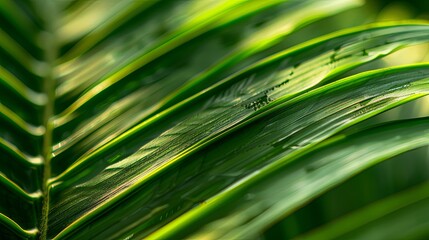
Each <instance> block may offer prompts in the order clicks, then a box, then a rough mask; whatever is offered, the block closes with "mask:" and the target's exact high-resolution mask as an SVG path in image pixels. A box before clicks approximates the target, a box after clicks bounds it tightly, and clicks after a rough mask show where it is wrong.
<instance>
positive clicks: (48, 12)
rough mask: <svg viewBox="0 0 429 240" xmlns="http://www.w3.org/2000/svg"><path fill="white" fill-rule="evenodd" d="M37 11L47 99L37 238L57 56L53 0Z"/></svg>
mask: <svg viewBox="0 0 429 240" xmlns="http://www.w3.org/2000/svg"><path fill="white" fill-rule="evenodd" d="M36 5H38V6H37V7H38V9H37V10H38V11H39V13H40V16H41V17H42V20H43V23H44V26H45V31H44V32H41V33H40V36H39V38H40V40H41V42H42V49H43V52H44V56H43V57H44V62H45V64H46V65H45V69H44V70H45V71H44V75H43V92H44V93H45V95H46V97H47V99H48V101H47V103H46V106H45V108H44V112H43V126H44V128H45V134H44V135H43V144H42V157H43V162H44V163H43V164H44V165H43V176H42V178H43V182H42V183H43V184H42V192H43V201H42V209H41V219H40V222H39V224H38V228H39V230H40V235H39V239H41V240H44V239H46V238H47V230H48V215H49V186H48V184H47V183H48V180H49V178H50V177H51V167H50V161H51V158H52V133H53V121H52V120H53V116H54V105H55V86H56V84H55V64H56V60H57V57H58V45H57V36H56V32H57V31H56V27H57V26H55V23H56V21H55V19H58V18H57V9H56V6H55V3H54V2H53V1H49V0H45V1H40V4H36Z"/></svg>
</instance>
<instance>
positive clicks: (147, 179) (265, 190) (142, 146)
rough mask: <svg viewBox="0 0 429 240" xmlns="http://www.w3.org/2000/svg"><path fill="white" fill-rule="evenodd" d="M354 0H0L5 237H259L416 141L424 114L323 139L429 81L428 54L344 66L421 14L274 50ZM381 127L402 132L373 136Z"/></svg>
mask: <svg viewBox="0 0 429 240" xmlns="http://www.w3.org/2000/svg"><path fill="white" fill-rule="evenodd" d="M362 4H363V3H362V2H361V1H360V0H330V1H314V0H289V1H288V0H267V1H260V0H234V1H230V0H220V1H219V0H202V1H199V0H193V1H157V0H148V1H131V0H124V1H109V0H99V1H46V0H45V1H43V0H41V1H27V0H16V1H10V0H5V1H2V2H0V13H1V14H0V88H1V93H2V94H1V96H0V154H1V156H2V157H1V158H0V185H1V187H0V226H1V227H0V238H2V239H3V238H6V239H141V238H144V237H149V238H155V239H158V238H170V237H171V238H174V239H176V238H181V237H186V236H201V237H204V238H205V237H208V238H210V237H215V238H217V237H226V238H229V237H232V238H234V239H235V238H248V237H254V236H256V235H258V234H260V233H261V232H263V231H264V230H265V229H266V228H267V227H269V226H270V225H271V224H273V223H275V222H276V221H279V220H281V219H282V217H284V216H285V215H287V214H289V213H291V212H292V211H293V210H294V209H296V208H298V207H300V206H303V204H304V203H305V202H307V201H309V200H310V199H311V198H314V197H315V196H317V195H318V194H320V193H322V192H324V191H326V190H328V189H329V188H331V187H332V186H333V185H337V184H340V183H341V182H343V181H345V180H346V179H347V178H349V177H350V176H351V175H353V174H355V173H356V172H358V171H363V170H364V169H365V168H368V167H369V166H370V165H372V164H374V163H375V162H378V161H381V160H384V159H385V158H387V157H388V156H390V155H393V154H397V153H399V152H401V151H405V150H407V149H411V148H414V147H417V146H418V145H419V144H420V143H421V142H413V141H405V140H404V143H402V142H401V141H402V140H403V139H405V138H406V137H408V139H410V138H414V137H415V138H416V139H417V135H416V134H417V132H415V131H412V133H410V134H409V135H406V134H405V132H406V129H413V127H415V128H417V125H418V124H417V122H418V121H426V120H413V121H411V120H410V123H409V124H408V125H407V126H405V125H406V124H403V123H394V124H390V125H386V126H383V127H378V128H376V129H375V130H374V131H377V132H379V133H380V134H379V136H377V137H378V138H375V137H374V139H370V141H368V142H364V139H367V138H368V137H369V136H372V135H371V134H370V133H368V131H364V132H362V133H356V134H352V135H347V136H342V137H338V136H334V135H335V134H338V133H339V132H340V131H342V130H344V129H346V128H348V127H350V126H353V125H355V124H357V123H359V122H362V121H363V120H365V119H368V118H371V117H373V116H375V115H377V114H379V113H381V112H383V111H386V110H388V109H391V108H393V107H395V106H399V105H401V104H404V103H406V102H409V101H411V100H414V99H416V98H419V97H421V96H424V95H426V94H428V91H429V87H428V86H429V85H428V83H429V66H428V64H416V65H409V66H403V67H395V68H385V69H380V70H376V71H369V72H365V73H362V74H357V75H354V76H351V77H348V78H344V79H342V76H344V75H345V74H349V73H347V72H348V71H349V70H351V69H354V68H356V67H358V66H361V65H363V64H366V63H369V62H372V61H374V60H377V59H380V58H381V57H383V56H385V55H388V54H390V53H393V52H395V51H397V50H399V49H402V48H404V47H407V46H411V45H415V44H421V43H425V42H427V41H428V40H429V24H428V23H427V22H423V21H404V22H390V23H374V24H369V25H366V26H359V27H355V28H350V29H346V30H342V31H339V32H336V33H332V34H329V35H326V36H322V37H318V38H316V39H309V41H307V42H304V43H301V44H298V45H296V46H292V47H290V48H288V49H285V50H281V51H280V52H278V51H279V50H278V49H279V48H282V49H283V48H285V46H288V44H289V45H290V43H289V42H288V37H289V36H290V35H291V34H293V33H294V32H296V31H297V30H299V29H300V28H302V27H304V26H306V25H308V24H310V23H313V22H314V21H316V20H319V19H322V18H326V17H329V16H332V15H334V14H337V13H339V12H342V11H344V10H347V9H351V8H353V7H357V6H361V5H362ZM292 37H293V36H292ZM273 53H274V54H273ZM337 79H340V80H337ZM407 123H408V122H407ZM414 123H416V124H414ZM419 123H420V122H419ZM395 124H396V125H395ZM401 124H402V125H401ZM392 126H394V127H392ZM419 126H420V125H419ZM389 129H395V130H397V129H399V130H398V132H400V133H401V134H402V132H404V133H403V134H402V135H404V137H403V138H400V139H396V138H392V139H390V138H382V135H383V134H385V135H388V134H391V132H393V131H392V130H390V131H389ZM401 129H402V130H401ZM419 134H420V135H419V136H420V138H418V139H422V136H424V135H422V131H420V133H419ZM402 135H401V136H402ZM377 139H378V140H377ZM423 139H424V138H423ZM387 140H388V141H387ZM383 141H387V143H385V144H391V146H392V147H390V148H388V149H383V146H385V145H383V143H382V142H383ZM351 142H356V146H354V145H353V146H352V145H349V144H350V143H351ZM397 144H399V145H397ZM404 144H405V145H406V146H407V147H404V146H405V145H404ZM407 144H408V145H407ZM341 146H342V147H341ZM365 151H366V152H367V154H366V155H364V156H365V157H366V158H365V159H366V160H365V159H364V160H362V161H360V162H357V163H356V165H353V166H354V167H353V168H349V167H348V165H347V166H345V165H344V164H346V163H347V161H348V160H347V159H349V160H350V158H351V157H352V156H355V155H356V154H360V153H362V152H365ZM346 153H347V154H349V155H350V156H348V158H347V157H345V158H344V159H340V158H338V156H342V155H344V154H346ZM316 156H317V157H318V158H315V157H316ZM323 156H324V157H323ZM319 157H320V158H319ZM337 158H338V159H337ZM314 159H317V160H314ZM318 164H319V165H318ZM326 166H328V167H327V168H325V167H326ZM302 168H304V170H305V171H304V172H305V174H304V175H305V177H303V178H301V177H302V176H303V175H300V174H302V173H303V170H302ZM326 169H327V170H329V171H331V170H332V171H333V172H334V173H335V174H333V175H332V176H328V177H327V175H324V176H323V177H322V176H321V175H320V174H319V172H321V171H322V172H323V171H325V170H326ZM284 172H287V173H289V174H283V173H284ZM285 183H290V185H289V186H287V187H285V188H284V189H283V190H284V191H283V190H282V191H279V190H278V189H279V188H278V187H277V186H283V185H285ZM297 186H299V188H298V187H297ZM295 190H296V191H300V194H298V195H297V197H291V195H290V194H288V193H290V192H291V191H295ZM246 191H249V192H250V193H251V194H244V195H243V194H241V193H244V192H246ZM270 194H271V195H272V196H275V197H272V198H270V197H268V196H269V195H270ZM255 196H257V197H255ZM288 199H289V200H288ZM386 214H387V212H386ZM381 215H382V214H380V218H382V217H383V216H381ZM219 219H222V220H219ZM198 238H199V237H198Z"/></svg>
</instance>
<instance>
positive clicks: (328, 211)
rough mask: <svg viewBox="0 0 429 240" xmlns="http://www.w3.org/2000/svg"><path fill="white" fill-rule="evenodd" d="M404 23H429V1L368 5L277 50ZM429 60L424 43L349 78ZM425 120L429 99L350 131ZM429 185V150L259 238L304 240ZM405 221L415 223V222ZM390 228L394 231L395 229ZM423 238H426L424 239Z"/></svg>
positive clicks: (376, 170) (369, 174) (353, 183)
mask: <svg viewBox="0 0 429 240" xmlns="http://www.w3.org/2000/svg"><path fill="white" fill-rule="evenodd" d="M404 19H423V20H429V1H426V0H408V1H406V0H404V1H389V0H376V1H374V0H372V1H371V0H367V1H366V2H365V4H364V5H363V6H361V7H358V8H355V9H352V10H348V11H346V12H343V13H341V14H338V15H336V16H334V17H331V18H328V19H324V20H321V21H318V22H316V23H313V24H311V25H309V26H308V27H305V28H303V29H301V30H299V31H298V32H296V33H295V34H293V35H292V36H290V37H289V38H288V40H287V41H284V42H283V43H282V44H281V45H280V46H277V48H278V49H281V48H284V47H289V46H292V45H295V44H297V43H300V42H303V41H305V40H308V39H310V38H312V37H317V36H320V35H323V34H327V33H330V32H332V31H336V30H340V29H344V28H347V27H352V26H357V25H360V24H366V23H371V22H379V21H392V20H404ZM428 61H429V44H422V45H417V46H413V47H410V48H406V49H402V50H400V51H398V52H396V53H394V54H392V55H390V56H388V57H385V58H383V59H381V60H377V61H375V62H372V63H370V64H366V65H364V66H362V67H360V68H358V69H355V70H353V71H352V72H349V73H347V74H346V75H351V74H353V73H356V72H361V71H362V70H371V69H376V68H380V67H389V66H397V65H402V64H411V63H417V62H428ZM340 77H344V75H343V76H340ZM423 116H429V97H424V98H421V99H418V100H417V101H414V102H411V103H408V104H405V105H403V106H400V107H397V108H395V109H392V110H390V111H388V112H385V113H383V114H380V115H379V116H377V117H375V118H372V119H370V120H367V121H365V122H363V123H361V124H359V125H357V126H354V127H353V128H351V129H348V130H347V131H355V130H356V129H359V128H364V127H367V126H371V125H374V124H378V123H381V122H386V121H392V120H398V119H408V118H416V117H423ZM427 181H429V148H428V147H424V148H420V149H417V150H414V151H410V152H408V153H405V154H402V155H400V156H397V157H395V158H392V159H390V160H389V161H384V162H382V163H381V164H378V165H376V166H373V167H372V168H370V169H368V170H366V171H364V172H362V173H360V174H358V175H356V176H355V177H353V178H352V179H350V180H348V181H347V182H346V183H345V184H342V185H340V186H339V187H336V188H334V189H332V190H331V191H329V192H327V193H325V194H323V195H322V196H320V197H318V198H316V199H314V200H313V201H311V202H309V203H308V204H307V206H306V207H304V208H302V209H300V210H298V211H297V212H295V213H294V214H292V215H290V216H289V217H287V218H286V219H284V220H283V221H281V222H278V223H277V224H275V225H274V226H272V227H271V228H269V229H267V231H266V232H265V233H264V235H263V236H261V238H262V239H294V238H296V237H301V236H302V234H304V233H308V232H309V231H310V232H311V231H313V232H314V231H317V230H318V229H321V228H323V227H325V226H327V224H328V223H329V224H336V223H337V222H338V221H339V220H340V219H341V218H344V217H346V216H349V215H353V214H355V213H357V212H359V211H361V209H363V208H365V207H368V206H372V205H374V204H376V203H377V202H378V201H380V200H381V199H383V198H386V197H389V196H392V195H394V194H398V193H400V192H401V191H404V190H405V189H408V188H412V187H414V186H417V185H419V184H421V183H423V182H427ZM428 214H429V213H428ZM403 221H412V219H404V220H403ZM386 227H392V228H393V227H394V226H386ZM314 228H316V230H314ZM417 238H419V237H417ZM371 239H381V238H377V234H376V232H375V233H374V235H373V238H371ZM421 239H425V238H424V236H423V237H421Z"/></svg>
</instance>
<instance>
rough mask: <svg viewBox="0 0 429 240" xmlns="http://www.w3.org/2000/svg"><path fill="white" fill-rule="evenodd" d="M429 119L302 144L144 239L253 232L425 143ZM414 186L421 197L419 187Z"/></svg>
mask: <svg viewBox="0 0 429 240" xmlns="http://www.w3.org/2000/svg"><path fill="white" fill-rule="evenodd" d="M426 81H427V80H426ZM428 124H429V121H428V119H427V118H424V119H416V120H407V121H402V122H394V123H390V124H387V125H383V126H379V127H376V128H371V129H368V130H365V131H362V132H358V133H355V134H353V135H346V136H344V135H340V136H338V137H337V138H334V139H332V140H331V141H328V142H325V143H322V144H321V145H318V146H316V147H315V149H312V151H309V150H308V149H306V148H302V149H301V150H299V151H297V152H296V153H295V154H292V155H288V156H287V157H285V158H283V159H281V160H279V161H278V162H276V163H273V164H271V165H268V166H266V167H265V168H264V169H262V170H260V171H258V172H255V173H254V174H252V175H251V176H250V177H248V178H247V179H245V180H244V181H240V182H238V183H237V184H234V185H233V186H231V187H229V188H228V189H226V190H225V191H223V192H222V193H221V194H219V195H217V196H215V197H214V198H212V199H209V200H207V201H205V202H204V203H203V204H201V205H199V206H197V207H195V208H194V209H193V210H191V211H190V212H188V213H187V214H185V215H183V216H182V217H180V218H178V219H177V220H175V221H173V222H172V223H170V224H169V225H167V226H166V227H165V228H163V229H161V230H160V231H158V232H156V233H155V234H153V235H151V236H150V237H149V238H148V239H164V238H172V237H173V238H178V237H179V238H182V237H184V236H187V238H192V239H219V238H226V239H229V238H231V239H235V238H249V237H255V236H256V235H257V234H258V233H259V232H260V231H261V230H262V229H263V228H265V227H267V226H268V225H270V224H272V223H273V221H275V220H278V219H279V218H281V217H284V216H286V215H288V214H290V213H291V212H293V211H294V210H295V209H297V208H299V207H300V206H302V205H303V204H305V203H306V202H308V201H309V200H311V199H313V198H314V197H315V196H317V195H319V194H321V193H322V192H323V191H326V190H327V189H329V188H332V187H334V186H335V185H337V184H339V183H340V182H342V181H344V180H345V179H347V178H350V177H351V176H353V175H355V174H356V173H358V172H360V171H362V170H364V169H365V168H368V167H369V166H371V165H374V164H376V163H378V162H380V161H383V160H386V159H388V158H390V157H392V156H395V155H398V154H400V153H403V152H405V151H409V150H412V149H415V148H418V147H421V146H425V145H428V144H429V132H428V130H427V126H428ZM426 188H427V187H426ZM417 191H418V192H417V193H416V194H419V193H420V194H419V195H417V197H418V199H420V198H421V197H422V195H421V190H417ZM424 196H426V197H427V194H425V195H424ZM412 197H413V195H407V197H405V198H406V199H403V200H402V201H404V200H405V201H413V198H412ZM410 198H411V199H410ZM418 199H416V200H418ZM416 200H414V201H416ZM383 206H384V207H386V208H389V205H386V204H383ZM426 206H427V205H426ZM390 207H398V205H396V206H390ZM383 210H384V209H383ZM383 210H380V209H378V211H383ZM385 213H386V212H385ZM368 214H377V211H370V212H368ZM386 214H387V213H386ZM380 215H383V213H380ZM192 222H193V223H194V224H193V225H192V228H189V227H190V225H189V224H190V223H192ZM197 222H199V223H204V224H199V225H198V229H199V231H198V230H197V229H196V227H195V226H197V225H196V223H197ZM319 236H320V237H321V235H319ZM347 237H349V236H347ZM362 237H365V235H363V236H362ZM366 237H369V236H368V235H367V236H366ZM328 238H329V237H328ZM317 239H320V238H317ZM329 239H331V238H329Z"/></svg>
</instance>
